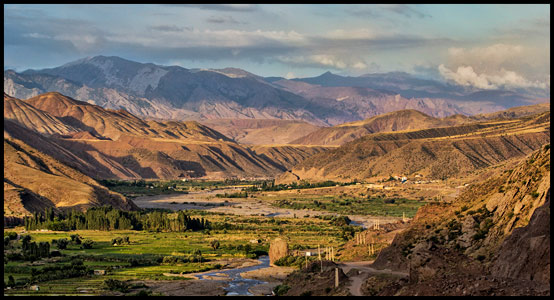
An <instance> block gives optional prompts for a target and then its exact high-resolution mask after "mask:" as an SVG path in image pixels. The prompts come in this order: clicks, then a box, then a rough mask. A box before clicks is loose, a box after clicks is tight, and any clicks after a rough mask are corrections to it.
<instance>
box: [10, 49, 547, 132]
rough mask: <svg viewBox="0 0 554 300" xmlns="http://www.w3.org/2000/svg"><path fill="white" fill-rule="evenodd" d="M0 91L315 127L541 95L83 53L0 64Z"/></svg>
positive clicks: (486, 106)
mask: <svg viewBox="0 0 554 300" xmlns="http://www.w3.org/2000/svg"><path fill="white" fill-rule="evenodd" d="M4 92H6V93H7V94H9V95H11V96H14V97H16V98H20V99H27V98H30V97H34V96H37V95H39V94H42V93H46V92H60V93H62V94H64V95H67V96H69V97H72V98H74V99H76V100H81V101H85V102H89V103H91V104H96V105H99V106H102V107H104V108H110V109H121V108H123V109H125V110H127V111H129V112H130V113H132V114H134V115H136V116H138V117H142V118H149V119H165V120H206V119H282V120H299V121H305V122H309V123H311V124H313V125H316V126H329V125H338V124H342V123H345V122H352V121H358V120H362V119H366V118H369V117H372V116H376V115H379V114H383V113H387V112H392V111H396V110H401V109H415V110H419V111H421V112H424V113H426V114H428V115H430V116H433V117H446V116H449V115H453V114H463V115H474V114H479V113H490V112H494V111H498V110H503V109H506V108H509V107H512V106H519V105H527V104H534V103H538V102H541V101H542V102H545V101H546V100H545V99H539V98H538V97H537V96H536V95H535V94H533V93H528V94H525V93H522V92H513V91H504V90H468V89H465V88H462V87H459V86H454V85H449V84H445V83H442V82H439V81H433V80H428V79H420V78H417V77H414V76H412V75H409V74H407V73H399V72H393V73H383V74H368V75H362V76H359V77H349V76H340V75H336V74H332V73H329V72H327V73H325V74H323V75H321V76H318V77H313V78H303V79H294V80H287V79H284V78H280V77H266V78H264V77H262V76H258V75H255V74H252V73H249V72H247V71H244V70H241V69H236V68H226V69H186V68H182V67H178V66H160V65H155V64H152V63H138V62H133V61H130V60H126V59H123V58H120V57H113V56H112V57H107V56H95V57H90V58H84V59H80V60H77V61H74V62H70V63H67V64H65V65H62V66H59V67H55V68H50V69H42V70H26V71H24V72H20V73H17V72H15V71H13V70H6V71H4ZM547 96H548V97H549V95H547Z"/></svg>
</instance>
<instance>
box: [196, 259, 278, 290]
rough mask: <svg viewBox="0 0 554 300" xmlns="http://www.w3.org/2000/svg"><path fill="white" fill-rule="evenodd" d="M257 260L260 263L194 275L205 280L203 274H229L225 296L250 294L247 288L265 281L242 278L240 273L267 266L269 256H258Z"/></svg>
mask: <svg viewBox="0 0 554 300" xmlns="http://www.w3.org/2000/svg"><path fill="white" fill-rule="evenodd" d="M258 261H260V262H261V264H259V265H256V266H251V267H245V268H237V269H231V270H223V271H215V272H210V273H205V274H200V275H194V276H195V277H197V278H198V279H200V280H206V278H205V276H217V275H216V274H227V275H228V276H229V279H231V281H230V282H229V286H228V287H226V288H225V291H227V296H252V294H251V293H250V292H248V289H249V288H251V287H253V286H255V285H258V284H263V283H266V282H265V281H260V280H256V279H247V278H242V276H241V275H240V274H241V273H244V272H248V271H252V270H257V269H263V268H268V267H269V256H267V255H265V256H260V258H259V259H258Z"/></svg>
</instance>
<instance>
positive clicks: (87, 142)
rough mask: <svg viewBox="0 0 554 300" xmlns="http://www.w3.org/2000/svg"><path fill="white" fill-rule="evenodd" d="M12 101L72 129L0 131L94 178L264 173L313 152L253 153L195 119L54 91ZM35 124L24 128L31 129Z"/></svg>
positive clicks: (265, 175) (251, 175)
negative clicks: (141, 113)
mask: <svg viewBox="0 0 554 300" xmlns="http://www.w3.org/2000/svg"><path fill="white" fill-rule="evenodd" d="M8 101H10V102H15V101H16V100H8ZM17 101H19V102H21V103H23V104H24V105H20V106H18V107H24V108H27V107H28V108H27V109H28V110H29V109H31V108H32V109H34V110H36V111H39V112H43V114H44V115H47V116H48V115H50V116H51V117H52V118H54V120H58V122H59V123H60V124H62V125H65V126H67V127H68V128H74V129H75V130H74V132H66V131H68V130H66V131H60V132H59V133H56V134H53V135H51V136H45V135H40V134H35V133H34V132H33V131H25V130H23V131H22V130H19V129H17V128H16V127H17V126H16V124H10V125H8V126H7V127H8V128H7V129H6V130H7V131H8V132H9V133H10V134H11V135H13V136H14V137H16V138H19V139H21V140H23V141H25V142H26V143H29V145H31V146H32V147H35V148H36V149H37V150H39V151H41V152H43V153H46V154H48V155H51V156H53V157H55V158H56V159H58V160H60V161H62V162H63V163H65V164H68V165H70V166H72V167H75V168H77V169H78V170H80V171H82V172H84V173H85V174H87V175H89V176H92V177H94V178H120V179H125V178H183V177H184V178H212V179H222V178H230V177H241V178H270V177H273V176H276V175H278V174H279V173H281V172H283V171H285V170H286V169H287V168H290V167H291V166H292V164H293V163H296V162H299V161H301V160H303V159H305V158H306V157H307V156H309V155H310V154H313V153H317V152H319V151H313V150H314V149H311V148H307V147H303V148H307V149H304V150H294V151H288V152H283V154H284V155H275V156H271V157H269V156H267V155H258V154H257V153H256V152H255V151H252V150H251V149H249V148H248V147H244V146H242V145H239V144H237V143H235V142H234V141H232V140H231V139H229V138H227V137H226V136H225V135H223V134H221V133H219V132H218V131H215V130H213V129H211V128H209V127H207V126H204V125H201V124H199V123H197V122H195V121H187V122H176V121H145V120H141V119H140V118H137V117H136V116H134V115H133V114H130V113H128V112H127V111H124V110H118V111H114V110H109V109H103V108H101V107H99V106H96V105H92V104H89V103H86V102H82V101H77V100H75V99H72V98H69V97H66V96H64V95H61V94H59V93H47V94H43V95H38V96H36V97H33V98H31V99H28V100H26V101H25V102H23V101H20V100H17ZM20 110H21V109H20ZM18 114H19V115H21V114H22V113H18ZM24 120H26V119H24ZM15 121H16V122H17V119H16V120H15ZM35 123H37V122H35ZM35 123H29V124H30V125H29V126H28V127H30V129H32V130H34V129H35V128H34V127H33V125H34V124H35ZM17 124H19V122H18V123H17ZM37 133H40V131H37ZM288 148H293V147H288Z"/></svg>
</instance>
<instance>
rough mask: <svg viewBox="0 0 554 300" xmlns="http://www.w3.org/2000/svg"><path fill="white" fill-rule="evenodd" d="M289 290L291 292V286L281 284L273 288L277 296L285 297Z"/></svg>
mask: <svg viewBox="0 0 554 300" xmlns="http://www.w3.org/2000/svg"><path fill="white" fill-rule="evenodd" d="M289 290H290V286H288V285H286V284H281V285H278V286H276V287H275V288H273V293H274V294H275V296H283V295H284V294H285V293H286V292H288V291H289Z"/></svg>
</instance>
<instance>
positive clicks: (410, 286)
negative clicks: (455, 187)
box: [373, 144, 550, 295]
mask: <svg viewBox="0 0 554 300" xmlns="http://www.w3.org/2000/svg"><path fill="white" fill-rule="evenodd" d="M491 170H494V173H495V174H496V175H492V176H488V178H486V179H483V180H482V181H481V182H478V183H476V184H473V185H471V186H470V187H468V188H467V190H465V191H464V192H463V193H462V194H461V195H460V196H459V197H457V199H456V200H454V202H452V203H436V204H428V205H426V206H424V207H423V208H421V209H420V210H419V211H418V213H417V215H416V217H415V218H414V220H413V222H412V223H411V225H410V227H409V228H408V229H406V230H405V231H404V232H402V233H401V234H399V235H397V236H396V237H395V239H394V241H393V243H392V245H391V246H390V247H388V248H386V249H384V250H383V251H381V252H380V253H379V256H378V258H377V259H376V261H375V263H374V264H373V267H376V268H379V269H385V268H386V269H392V270H403V271H408V272H410V280H409V281H398V282H394V283H391V284H389V285H387V286H386V287H384V288H383V289H382V290H380V291H374V292H375V293H376V294H378V295H392V294H395V295H416V294H419V295H440V294H442V295H462V294H465V295H491V294H496V295H502V294H505V295H510V294H512V295H545V294H549V293H550V287H549V285H550V271H549V270H550V229H549V224H550V213H549V206H550V144H546V145H543V146H542V147H541V148H540V149H539V150H537V151H534V152H533V153H531V154H530V155H528V156H526V157H524V158H522V159H519V160H515V161H514V162H513V163H507V164H504V165H503V166H497V168H495V169H492V168H491Z"/></svg>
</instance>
